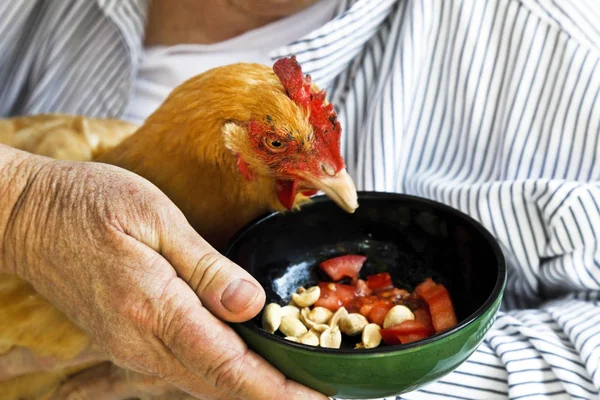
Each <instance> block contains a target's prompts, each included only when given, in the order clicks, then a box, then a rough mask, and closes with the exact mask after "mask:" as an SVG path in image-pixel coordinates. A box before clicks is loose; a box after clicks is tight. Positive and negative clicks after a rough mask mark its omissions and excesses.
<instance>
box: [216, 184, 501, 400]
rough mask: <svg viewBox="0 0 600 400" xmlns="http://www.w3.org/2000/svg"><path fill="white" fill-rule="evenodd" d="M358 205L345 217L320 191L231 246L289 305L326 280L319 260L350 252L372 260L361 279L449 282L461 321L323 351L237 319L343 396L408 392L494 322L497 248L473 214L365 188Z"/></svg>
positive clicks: (295, 372) (301, 373)
mask: <svg viewBox="0 0 600 400" xmlns="http://www.w3.org/2000/svg"><path fill="white" fill-rule="evenodd" d="M359 203H360V207H359V208H358V210H357V211H356V212H355V213H354V214H347V213H346V212H344V211H343V210H341V209H339V208H338V207H337V206H336V205H335V204H334V203H333V202H331V201H330V200H328V199H327V198H325V197H316V198H315V199H314V202H313V203H312V204H310V205H307V206H304V207H303V208H302V210H301V211H299V212H291V213H274V214H271V215H269V216H267V217H265V218H262V219H260V220H258V221H256V222H254V223H252V224H250V225H249V226H248V227H246V228H245V229H244V230H242V231H241V232H240V233H239V234H238V235H237V236H236V237H235V238H234V239H233V240H232V242H231V243H230V245H229V246H228V248H227V250H226V251H225V254H226V255H227V256H228V257H230V258H231V259H232V260H233V261H235V262H237V263H238V264H239V265H241V266H242V267H244V268H246V269H247V270H248V271H249V272H250V273H251V274H252V275H253V276H254V277H255V278H257V279H258V281H259V282H260V283H261V284H262V285H263V287H264V288H265V290H266V293H267V303H269V302H277V303H279V304H282V305H283V304H287V302H288V301H289V299H290V296H291V293H292V292H294V291H295V290H296V288H298V287H299V286H305V287H308V286H312V285H314V284H316V283H317V282H318V281H319V280H322V278H323V277H322V276H321V275H320V272H319V271H318V268H317V265H318V263H319V262H320V261H322V260H325V259H327V258H331V257H333V256H337V255H342V254H347V253H355V254H357V253H358V254H364V255H367V256H368V261H367V263H366V264H365V266H364V267H363V269H362V271H361V276H366V275H369V274H372V273H377V272H384V271H387V272H389V273H390V274H391V275H392V277H393V279H394V281H395V283H396V285H397V286H399V287H407V288H414V286H415V285H416V284H418V283H420V282H421V281H422V280H423V279H425V278H426V277H432V278H433V279H434V280H435V281H437V282H440V283H443V284H444V285H446V287H447V288H448V290H449V292H450V294H451V296H452V298H453V302H454V306H455V310H456V313H457V316H458V319H459V321H460V322H459V323H458V325H457V326H456V327H454V328H453V329H450V330H448V331H446V332H443V333H440V334H437V335H435V336H432V337H430V338H427V339H425V340H421V341H418V342H414V343H411V344H408V345H398V346H383V347H378V348H375V349H362V350H355V349H353V346H354V344H353V343H350V342H348V343H345V346H342V348H341V349H322V348H315V347H310V346H306V345H302V344H298V343H292V342H290V341H287V340H284V339H283V337H282V336H279V335H277V334H269V333H268V332H266V331H264V330H262V329H261V323H260V315H259V316H257V317H256V318H254V319H253V320H251V321H249V322H247V323H243V324H233V325H232V326H233V327H234V329H235V330H236V331H237V332H238V334H239V335H240V336H241V337H242V338H243V339H244V340H245V341H246V342H247V343H248V345H249V347H250V348H251V349H253V350H254V351H256V352H257V353H259V354H260V355H261V356H263V357H264V358H265V359H267V360H268V361H269V362H270V363H271V364H273V365H274V366H275V367H277V368H278V369H279V370H280V371H282V372H283V373H284V374H285V375H286V376H287V377H289V378H290V379H293V380H295V381H297V382H300V383H302V384H304V385H306V386H309V387H311V388H314V389H316V390H318V391H320V392H322V393H324V394H326V395H328V396H332V397H339V398H343V399H370V398H380V397H385V396H392V395H397V394H401V393H405V392H408V391H412V390H415V389H417V388H419V387H420V386H422V385H424V384H427V383H429V382H432V381H434V380H436V379H439V378H440V377H442V376H444V375H446V374H448V373H449V372H451V371H452V370H454V369H455V368H456V367H458V366H459V365H460V364H461V363H462V362H463V361H465V359H466V358H468V357H469V355H470V354H471V353H473V351H475V349H476V348H477V346H478V345H479V344H480V343H481V341H482V339H483V337H484V336H485V334H486V332H487V331H488V330H489V329H490V327H491V325H492V324H493V322H494V318H495V315H496V313H497V311H498V308H499V306H500V302H501V298H502V294H503V291H504V287H505V282H506V266H505V261H504V257H503V255H502V252H501V250H500V247H499V246H498V244H497V243H496V241H495V240H494V238H493V237H492V236H491V235H490V233H489V232H488V231H486V230H485V229H484V228H483V227H482V226H481V225H480V224H479V223H478V222H476V221H475V220H473V219H472V218H470V217H468V216H467V215H465V214H463V213H461V212H459V211H457V210H455V209H453V208H450V207H448V206H445V205H443V204H440V203H436V202H433V201H430V200H426V199H422V198H417V197H411V196H405V195H400V194H388V193H370V192H361V193H359ZM359 340H360V339H359Z"/></svg>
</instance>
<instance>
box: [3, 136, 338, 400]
mask: <svg viewBox="0 0 600 400" xmlns="http://www.w3.org/2000/svg"><path fill="white" fill-rule="evenodd" d="M0 179H1V180H2V184H0V197H1V198H2V199H1V200H0V244H3V246H4V247H3V248H0V250H1V251H0V257H1V258H0V270H2V272H12V273H16V274H18V275H19V276H20V277H22V278H23V279H25V280H27V281H28V282H30V283H31V284H32V285H33V286H34V287H35V289H36V290H37V291H38V292H39V293H41V294H42V295H44V296H45V297H46V298H47V299H49V300H50V301H51V302H52V303H54V304H55V305H56V306H57V307H58V308H59V309H61V310H62V311H63V312H65V313H66V315H68V316H69V317H70V318H71V319H72V320H73V321H75V322H76V323H77V324H78V325H79V326H80V327H82V328H83V329H84V330H86V331H87V332H88V333H89V334H90V336H91V337H92V338H93V339H94V341H95V342H96V343H97V344H98V345H99V346H101V347H102V348H103V349H104V350H105V351H106V352H107V353H108V355H109V356H110V358H111V360H113V361H114V363H116V364H117V365H119V366H121V367H124V368H127V369H130V370H133V371H137V372H140V373H143V374H147V375H150V376H158V377H160V378H163V379H164V380H166V381H168V382H170V383H171V384H173V385H175V386H177V387H178V388H181V389H183V390H185V391H187V392H188V393H191V394H193V395H195V396H198V397H200V398H201V399H206V400H208V399H238V398H239V399H272V400H283V399H286V400H287V399H326V397H324V396H322V395H319V394H317V393H315V392H313V391H310V390H308V389H306V388H304V387H302V386H300V385H299V384H297V383H295V382H292V381H288V380H286V379H285V377H284V376H283V375H282V374H281V373H279V372H278V371H277V370H276V369H275V368H273V367H272V366H271V365H269V364H268V363H267V362H266V361H265V360H263V359H262V358H260V357H259V356H257V355H256V354H255V353H253V352H252V351H249V350H248V349H247V348H246V346H245V344H244V342H243V341H242V340H241V339H240V338H239V337H238V336H237V335H236V334H235V332H234V331H232V330H231V329H230V328H229V327H228V326H227V325H226V324H225V323H224V322H222V320H226V321H232V322H238V321H244V320H247V319H249V318H252V317H253V316H255V315H256V314H257V313H258V312H259V311H260V309H261V308H262V306H263V304H264V300H265V294H264V291H263V290H262V288H261V287H260V286H259V284H258V283H257V281H256V280H254V279H253V278H252V277H251V276H250V275H249V274H248V273H247V272H245V271H244V270H243V269H242V268H240V267H238V266H236V265H235V264H233V263H232V262H230V261H228V260H227V259H226V258H224V257H223V256H222V255H220V254H219V253H217V252H216V251H215V250H214V249H213V248H212V247H211V246H210V245H209V244H207V243H206V242H205V241H204V240H203V239H202V238H201V237H199V236H198V234H197V233H196V232H195V231H194V230H193V229H192V228H191V227H190V225H188V223H187V221H186V219H185V217H184V216H183V214H182V213H181V212H180V211H179V210H178V209H177V208H176V207H175V205H174V204H173V203H171V201H170V200H169V199H168V198H167V197H166V196H165V195H164V194H163V193H162V192H160V191H159V190H158V189H157V188H156V187H154V186H153V185H152V184H150V183H149V182H147V181H146V180H144V179H142V178H140V177H138V176H137V175H134V174H132V173H129V172H127V171H124V170H121V169H119V168H115V167H112V166H108V165H102V164H95V163H73V162H60V161H54V160H49V159H45V158H41V157H37V156H31V155H28V154H26V153H21V152H17V151H14V150H12V149H11V150H9V149H8V148H6V147H2V146H0ZM9 203H10V205H9ZM267 382H268V385H267V384H266V383H267ZM79 395H81V397H85V390H81V389H80V390H79ZM89 396H90V397H89V398H94V399H95V398H105V397H101V396H98V397H94V396H91V395H89ZM85 398H87V397H85ZM107 398H108V397H107ZM110 398H112V397H110Z"/></svg>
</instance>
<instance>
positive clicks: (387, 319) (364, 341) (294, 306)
mask: <svg viewBox="0 0 600 400" xmlns="http://www.w3.org/2000/svg"><path fill="white" fill-rule="evenodd" d="M366 260H367V257H366V256H364V255H357V254H346V255H342V256H338V257H334V258H330V259H327V260H325V261H323V262H321V263H320V264H319V268H320V270H321V271H323V272H324V273H325V274H326V275H327V277H328V278H329V279H330V281H321V282H319V283H318V285H316V286H312V287H310V288H308V289H305V288H304V287H300V288H298V289H297V290H296V293H293V294H292V296H291V300H290V304H288V305H285V306H283V307H282V306H281V305H279V304H277V303H269V304H268V305H267V306H266V307H265V309H264V310H263V314H262V327H263V329H264V330H266V331H268V332H270V333H276V332H279V333H281V334H282V335H283V336H284V338H285V339H287V340H289V341H292V342H298V343H302V344H306V345H309V346H320V347H323V348H340V347H341V344H342V341H343V340H344V339H345V340H348V339H350V338H352V337H356V336H360V339H361V340H360V342H358V343H356V344H355V346H354V348H355V349H370V348H375V347H378V346H379V345H380V344H381V343H382V342H383V344H384V345H388V346H391V345H403V344H408V343H412V342H416V341H419V340H422V339H426V338H428V337H430V336H432V335H434V334H436V333H440V332H443V331H445V330H448V329H450V328H452V327H454V326H455V325H456V324H457V318H456V313H455V311H454V306H453V305H452V299H451V297H450V294H449V292H448V290H447V289H446V287H445V286H444V285H442V284H438V283H435V282H434V281H433V279H431V278H427V279H425V280H424V281H423V282H421V283H420V284H419V285H417V287H416V288H415V290H414V291H413V292H409V291H407V290H406V289H400V288H398V287H395V286H394V283H393V281H392V277H391V276H390V274H389V273H387V272H382V273H377V274H372V275H368V276H366V279H360V278H359V274H360V270H361V269H362V267H363V265H364V263H365V261H366ZM344 280H350V282H348V283H343V281H344Z"/></svg>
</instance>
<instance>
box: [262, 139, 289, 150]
mask: <svg viewBox="0 0 600 400" xmlns="http://www.w3.org/2000/svg"><path fill="white" fill-rule="evenodd" d="M265 143H266V144H267V146H268V147H269V148H270V149H271V150H273V151H281V150H284V149H285V144H284V143H283V142H282V141H281V140H277V139H269V138H265Z"/></svg>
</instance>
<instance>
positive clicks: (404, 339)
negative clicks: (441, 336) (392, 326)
mask: <svg viewBox="0 0 600 400" xmlns="http://www.w3.org/2000/svg"><path fill="white" fill-rule="evenodd" d="M396 337H397V338H398V340H399V341H400V343H402V344H408V343H411V342H416V341H417V340H423V339H425V338H428V337H429V335H426V334H424V333H410V334H408V335H396Z"/></svg>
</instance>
